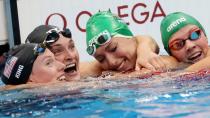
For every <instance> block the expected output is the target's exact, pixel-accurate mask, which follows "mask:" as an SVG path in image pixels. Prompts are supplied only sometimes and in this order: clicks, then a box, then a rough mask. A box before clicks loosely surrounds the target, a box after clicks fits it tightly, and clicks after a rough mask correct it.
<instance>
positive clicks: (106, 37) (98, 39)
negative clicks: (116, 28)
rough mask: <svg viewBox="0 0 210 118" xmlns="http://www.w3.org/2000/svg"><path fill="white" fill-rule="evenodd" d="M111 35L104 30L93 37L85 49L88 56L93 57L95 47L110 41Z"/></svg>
mask: <svg viewBox="0 0 210 118" xmlns="http://www.w3.org/2000/svg"><path fill="white" fill-rule="evenodd" d="M111 38H112V37H111V34H110V33H109V32H108V31H107V30H105V31H103V32H101V33H100V34H99V35H97V36H95V37H94V38H93V39H92V40H91V42H90V43H89V46H88V47H87V49H86V51H87V53H88V54H89V55H94V54H95V52H96V46H102V45H105V44H106V43H108V42H109V41H110V40H111Z"/></svg>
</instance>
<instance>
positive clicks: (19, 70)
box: [15, 65, 24, 79]
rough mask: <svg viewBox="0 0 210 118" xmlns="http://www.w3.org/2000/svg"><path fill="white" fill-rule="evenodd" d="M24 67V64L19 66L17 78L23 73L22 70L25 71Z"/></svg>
mask: <svg viewBox="0 0 210 118" xmlns="http://www.w3.org/2000/svg"><path fill="white" fill-rule="evenodd" d="M23 68H24V66H23V65H19V66H18V70H17V72H16V74H15V77H16V78H18V79H19V78H20V75H21V73H22V71H23Z"/></svg>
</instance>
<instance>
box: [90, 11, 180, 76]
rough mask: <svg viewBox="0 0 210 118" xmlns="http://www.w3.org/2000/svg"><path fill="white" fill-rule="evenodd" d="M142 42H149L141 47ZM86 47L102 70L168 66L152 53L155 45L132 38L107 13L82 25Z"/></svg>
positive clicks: (156, 68)
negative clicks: (84, 29) (84, 30)
mask: <svg viewBox="0 0 210 118" xmlns="http://www.w3.org/2000/svg"><path fill="white" fill-rule="evenodd" d="M145 42H150V43H147V44H146V45H145ZM86 44H87V53H88V54H89V55H92V56H94V57H95V59H96V60H97V61H98V62H99V63H100V65H101V66H102V68H103V69H104V70H114V71H121V72H122V71H129V70H134V69H135V68H138V66H140V68H141V67H142V66H143V67H145V68H148V69H151V70H164V69H167V68H169V67H170V63H168V61H167V60H164V58H161V57H160V56H158V55H157V54H156V53H157V52H158V51H156V50H157V48H158V46H157V44H156V42H155V41H154V40H152V39H151V38H148V37H147V38H145V37H143V36H134V35H133V33H132V32H131V30H130V29H129V28H128V26H127V24H126V23H124V22H123V21H122V19H120V18H119V17H118V16H116V15H115V14H112V13H111V12H110V11H101V12H98V13H96V14H94V15H93V16H92V17H90V19H89V20H88V22H87V24H86ZM137 55H138V57H140V58H137ZM172 60H174V61H175V62H176V60H175V59H174V58H172Z"/></svg>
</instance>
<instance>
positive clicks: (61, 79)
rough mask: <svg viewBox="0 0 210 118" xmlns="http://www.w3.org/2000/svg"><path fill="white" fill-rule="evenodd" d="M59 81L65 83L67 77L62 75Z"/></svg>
mask: <svg viewBox="0 0 210 118" xmlns="http://www.w3.org/2000/svg"><path fill="white" fill-rule="evenodd" d="M57 80H58V81H65V80H66V77H65V75H61V76H60V77H58V78H57Z"/></svg>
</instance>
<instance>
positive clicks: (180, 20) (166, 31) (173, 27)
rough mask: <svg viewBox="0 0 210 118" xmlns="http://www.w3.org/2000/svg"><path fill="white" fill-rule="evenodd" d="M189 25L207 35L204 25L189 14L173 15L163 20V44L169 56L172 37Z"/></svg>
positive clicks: (161, 27)
mask: <svg viewBox="0 0 210 118" xmlns="http://www.w3.org/2000/svg"><path fill="white" fill-rule="evenodd" d="M188 24H192V25H196V26H198V27H199V28H200V29H202V30H203V32H204V33H205V30H204V29H203V27H202V25H201V24H200V23H199V22H198V21H197V20H196V19H195V18H194V17H192V16H190V15H188V14H185V13H183V12H175V13H171V14H169V15H167V16H166V17H165V18H164V19H163V20H162V22H161V26H160V31H161V36H162V42H163V45H164V48H165V50H166V51H167V52H168V53H169V54H170V50H169V47H168V43H169V40H170V38H171V36H172V35H173V34H174V33H176V32H177V31H178V30H180V29H181V28H183V27H185V26H186V25H188Z"/></svg>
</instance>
